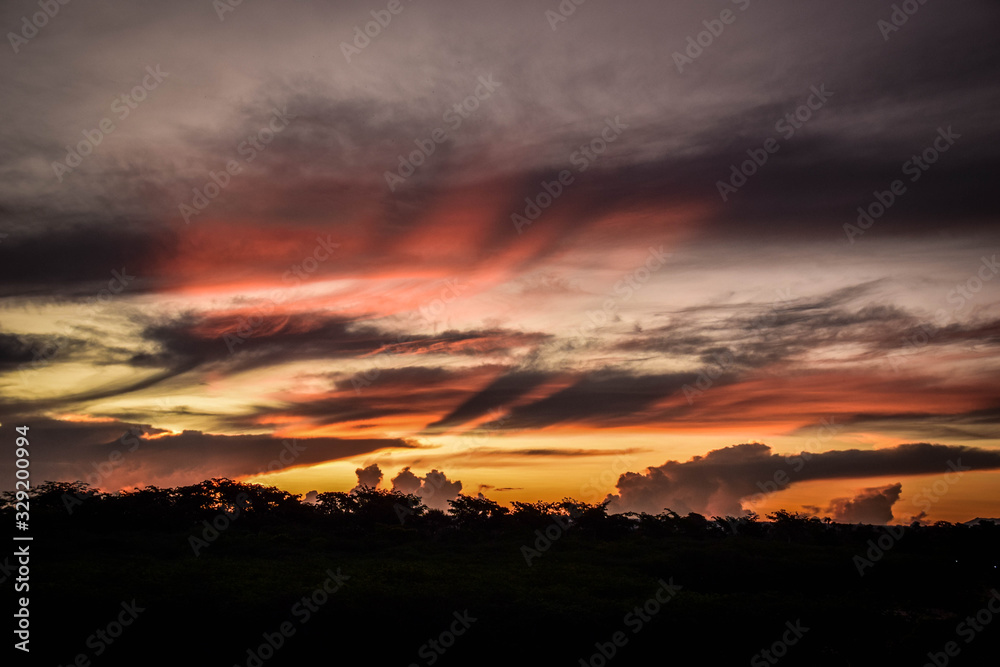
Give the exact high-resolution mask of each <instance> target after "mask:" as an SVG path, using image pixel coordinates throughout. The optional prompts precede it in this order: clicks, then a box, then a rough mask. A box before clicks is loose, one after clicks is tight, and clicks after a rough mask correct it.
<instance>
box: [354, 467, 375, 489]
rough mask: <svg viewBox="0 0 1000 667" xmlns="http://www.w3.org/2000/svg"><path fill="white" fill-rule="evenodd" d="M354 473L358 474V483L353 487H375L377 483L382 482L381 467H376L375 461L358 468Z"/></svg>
mask: <svg viewBox="0 0 1000 667" xmlns="http://www.w3.org/2000/svg"><path fill="white" fill-rule="evenodd" d="M354 474H355V475H357V476H358V485H357V486H356V487H354V488H355V489H360V488H361V487H363V486H367V487H371V488H373V489H377V488H378V485H379V484H381V483H382V469H381V468H379V467H378V464H377V463H373V464H371V465H370V466H368V467H367V468H358V469H357V470H355V471H354Z"/></svg>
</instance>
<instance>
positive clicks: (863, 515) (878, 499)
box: [826, 484, 903, 524]
mask: <svg viewBox="0 0 1000 667" xmlns="http://www.w3.org/2000/svg"><path fill="white" fill-rule="evenodd" d="M902 492H903V485H902V484H889V485H886V486H880V487H875V488H870V489H864V490H862V491H861V492H860V493H858V494H857V495H855V496H854V497H853V498H834V499H833V500H831V501H830V506H829V507H827V508H826V511H827V512H831V513H832V515H833V520H834V521H837V522H840V523H871V524H886V523H889V522H890V521H892V519H893V516H892V506H893V505H895V504H896V501H898V500H899V496H900V494H901V493H902Z"/></svg>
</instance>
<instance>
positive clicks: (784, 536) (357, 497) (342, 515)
mask: <svg viewBox="0 0 1000 667" xmlns="http://www.w3.org/2000/svg"><path fill="white" fill-rule="evenodd" d="M15 501H16V497H15V493H14V492H10V491H7V492H3V493H2V494H0V511H3V512H4V513H7V512H13V511H14V505H15ZM29 502H30V505H31V512H32V518H33V520H35V521H39V522H41V523H44V524H47V525H59V524H62V523H68V522H71V523H73V524H74V525H77V526H85V525H100V526H104V527H105V528H129V527H136V526H138V525H141V526H144V527H157V526H158V527H163V528H170V529H180V528H184V527H186V526H190V525H195V524H197V523H199V522H201V521H205V520H211V519H212V518H213V517H216V516H218V515H219V514H220V513H227V514H229V515H231V516H239V517H240V519H239V520H238V521H234V522H233V525H234V526H242V527H245V528H250V527H260V526H265V525H275V524H281V525H296V524H298V525H302V526H311V527H320V526H324V527H327V528H329V529H332V530H337V531H342V532H352V531H354V532H356V531H367V530H370V529H372V528H374V527H380V528H383V529H389V530H396V531H399V532H401V533H416V534H421V535H428V536H437V535H449V534H461V535H466V536H476V535H490V534H501V533H511V532H518V531H527V532H528V533H531V532H532V531H544V530H545V529H546V528H547V527H549V526H552V525H554V524H555V525H558V526H560V527H561V528H563V529H566V530H569V531H572V532H573V533H575V534H578V535H590V536H594V537H598V538H604V539H615V538H623V537H626V536H646V537H665V536H671V535H675V536H682V537H686V538H691V539H697V540H710V539H726V538H730V537H748V538H760V539H773V540H781V541H796V542H812V543H836V542H842V541H850V542H853V541H856V540H858V539H859V538H864V539H867V537H868V536H870V535H879V534H881V532H883V531H884V530H885V527H884V526H869V525H855V524H838V523H835V522H833V521H831V520H830V519H829V518H824V519H819V518H817V517H814V516H806V515H801V514H797V513H794V512H789V511H786V510H784V509H781V510H777V511H775V512H771V513H768V514H766V515H765V517H763V518H762V517H760V516H758V515H757V514H756V513H753V512H749V513H747V514H746V515H744V516H739V517H736V516H713V517H705V516H703V515H701V514H697V513H694V512H691V513H689V514H687V515H681V514H678V513H676V512H674V511H672V510H670V509H669V508H664V510H663V511H662V512H660V513H658V514H649V513H645V512H626V513H621V514H612V513H609V512H608V508H607V502H600V503H587V502H582V501H578V500H575V499H573V498H563V499H562V500H560V501H556V502H545V501H536V502H518V501H514V502H511V503H510V505H511V507H504V506H503V505H500V504H499V503H497V502H496V501H494V500H491V499H489V498H486V497H483V496H482V495H481V494H480V495H478V496H469V495H459V496H458V497H456V498H454V499H452V500H449V501H448V504H449V506H450V508H449V509H448V510H447V511H442V510H439V509H433V508H430V507H428V506H427V505H426V504H425V503H424V502H423V500H421V498H420V496H417V495H415V494H407V493H402V492H400V491H396V490H387V489H376V488H371V487H368V486H360V487H358V488H356V489H354V490H352V491H346V492H345V491H331V492H325V493H320V494H318V495H317V496H316V499H315V501H314V502H309V501H306V500H304V498H302V497H301V496H298V495H296V494H292V493H289V492H287V491H283V490H281V489H278V488H277V487H274V486H264V485H260V484H248V483H244V482H239V481H234V480H231V479H226V478H213V479H209V480H205V481H203V482H200V483H198V484H191V485H187V486H178V487H171V488H160V487H157V486H146V487H144V488H141V489H134V490H123V491H120V492H114V493H109V492H103V491H100V490H98V489H95V488H93V487H91V486H90V485H88V484H86V483H85V482H81V481H75V482H53V481H47V482H45V483H43V484H41V485H39V486H37V487H35V488H33V489H32V490H31V491H30V492H29ZM899 529H902V528H898V529H897V530H899ZM905 531H906V532H907V533H908V534H931V533H932V534H934V535H935V536H937V537H938V538H947V537H948V536H959V535H971V534H976V535H977V536H982V537H985V536H989V537H990V538H991V541H992V540H996V539H997V538H998V536H1000V526H996V525H994V524H993V523H991V522H988V521H986V522H982V523H980V524H979V525H976V526H968V525H965V524H952V523H949V522H946V521H938V522H936V523H935V524H933V525H921V524H918V523H913V524H911V525H910V526H909V527H905Z"/></svg>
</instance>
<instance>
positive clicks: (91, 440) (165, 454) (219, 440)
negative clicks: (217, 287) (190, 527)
mask: <svg viewBox="0 0 1000 667" xmlns="http://www.w3.org/2000/svg"><path fill="white" fill-rule="evenodd" d="M23 421H25V422H28V423H30V424H31V435H32V438H33V441H35V442H44V443H45V447H46V454H45V456H44V457H41V458H39V459H38V460H36V461H33V462H32V475H33V476H35V477H36V478H38V479H40V480H43V479H49V480H74V479H81V480H83V481H90V482H93V483H94V485H95V486H101V487H104V488H112V489H117V488H119V487H120V486H131V485H145V484H156V485H164V484H190V483H194V482H199V481H201V480H204V479H207V478H209V477H238V476H245V475H255V474H261V473H266V472H273V471H277V470H286V469H289V468H293V467H297V466H304V465H314V464H317V463H323V462H325V461H334V460H338V459H345V458H351V457H355V456H358V455H361V454H366V453H370V452H374V451H378V450H380V449H385V448H403V449H407V448H411V447H413V446H414V445H412V444H411V443H410V442H408V441H406V440H403V439H399V438H366V439H344V438H300V439H292V438H276V437H272V436H268V435H215V434H210V433H202V432H200V431H184V432H182V433H178V434H167V432H165V431H163V430H162V429H156V428H152V427H151V426H149V425H143V424H128V423H124V422H118V421H106V422H67V421H59V420H52V419H46V418H42V417H33V418H25V419H23ZM150 435H153V436H155V437H153V438H150V437H148V436H150ZM12 470H13V465H12V462H11V461H6V462H4V463H3V464H2V465H0V472H2V474H4V475H8V476H11V477H12Z"/></svg>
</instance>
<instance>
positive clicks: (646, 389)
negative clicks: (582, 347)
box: [482, 369, 697, 429]
mask: <svg viewBox="0 0 1000 667" xmlns="http://www.w3.org/2000/svg"><path fill="white" fill-rule="evenodd" d="M696 379H697V374H696V373H669V374H659V375H653V374H651V375H640V374H634V373H630V372H628V371H624V370H618V369H606V370H603V371H599V372H595V373H591V374H588V375H585V376H583V377H581V378H579V379H578V380H576V381H575V382H574V383H573V384H571V385H570V386H568V387H566V388H565V389H561V390H559V391H557V392H555V393H554V394H551V395H550V396H547V397H545V398H542V399H539V400H537V401H534V402H532V403H528V404H526V405H518V406H515V407H513V408H512V409H511V410H510V411H509V413H508V414H507V416H506V417H504V418H503V420H497V421H495V422H489V423H487V424H483V426H482V427H483V428H485V429H491V428H503V429H535V428H545V427H547V426H552V425H555V424H562V423H567V422H575V423H587V424H600V425H604V426H608V425H616V424H618V423H630V422H633V421H635V420H639V419H641V418H640V417H638V416H637V415H639V414H641V413H642V412H643V411H644V410H646V409H647V408H649V407H650V406H651V405H652V404H653V403H654V402H655V401H657V400H658V399H661V398H664V397H666V396H669V395H671V394H673V393H675V392H677V391H680V390H681V388H682V387H683V386H684V385H685V384H687V383H690V382H694V381H695V380H696Z"/></svg>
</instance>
